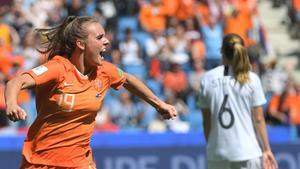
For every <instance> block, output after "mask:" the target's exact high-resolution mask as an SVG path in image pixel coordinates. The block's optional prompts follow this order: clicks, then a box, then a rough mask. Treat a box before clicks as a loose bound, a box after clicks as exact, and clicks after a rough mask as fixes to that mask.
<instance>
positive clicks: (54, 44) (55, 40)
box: [36, 16, 98, 60]
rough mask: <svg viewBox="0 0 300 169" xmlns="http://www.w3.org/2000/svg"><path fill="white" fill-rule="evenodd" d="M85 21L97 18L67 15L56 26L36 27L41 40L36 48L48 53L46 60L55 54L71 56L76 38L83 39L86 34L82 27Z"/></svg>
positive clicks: (92, 20)
mask: <svg viewBox="0 0 300 169" xmlns="http://www.w3.org/2000/svg"><path fill="white" fill-rule="evenodd" d="M86 22H98V20H97V19H95V18H93V17H89V16H82V17H76V16H68V17H67V18H65V20H64V21H63V22H62V23H61V24H60V25H58V26H56V27H53V28H42V29H36V31H37V33H38V34H39V35H40V37H41V39H42V42H41V46H40V47H39V48H38V49H37V50H38V51H39V52H40V53H42V54H47V55H48V60H50V59H52V58H53V57H54V56H56V55H60V56H66V57H68V58H70V57H71V55H72V52H73V50H74V49H75V44H76V40H77V39H83V40H85V38H86V37H87V36H88V33H87V32H86V30H85V29H84V24H85V23H86Z"/></svg>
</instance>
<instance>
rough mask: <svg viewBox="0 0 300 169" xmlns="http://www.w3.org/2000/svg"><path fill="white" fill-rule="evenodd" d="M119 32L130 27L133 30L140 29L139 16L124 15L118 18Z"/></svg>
mask: <svg viewBox="0 0 300 169" xmlns="http://www.w3.org/2000/svg"><path fill="white" fill-rule="evenodd" d="M117 28H118V32H119V33H123V32H124V30H125V29H126V28H130V29H131V30H132V32H136V31H138V29H139V24H138V20H137V17H135V16H124V17H120V18H118V27H117Z"/></svg>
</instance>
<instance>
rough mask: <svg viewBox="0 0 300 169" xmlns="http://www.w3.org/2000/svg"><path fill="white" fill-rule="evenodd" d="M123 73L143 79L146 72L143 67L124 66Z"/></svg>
mask: <svg viewBox="0 0 300 169" xmlns="http://www.w3.org/2000/svg"><path fill="white" fill-rule="evenodd" d="M123 69H124V71H125V72H127V73H130V74H132V75H135V76H137V77H138V78H139V79H145V78H146V76H147V70H146V68H145V66H144V65H124V67H123Z"/></svg>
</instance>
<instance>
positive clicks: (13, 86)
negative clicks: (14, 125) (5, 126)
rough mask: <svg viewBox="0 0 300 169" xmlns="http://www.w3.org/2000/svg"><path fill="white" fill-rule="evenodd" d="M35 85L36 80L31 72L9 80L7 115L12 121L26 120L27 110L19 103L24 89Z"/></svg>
mask: <svg viewBox="0 0 300 169" xmlns="http://www.w3.org/2000/svg"><path fill="white" fill-rule="evenodd" d="M33 86H35V80H34V79H33V78H32V77H31V76H30V75H29V74H21V75H19V76H16V77H15V78H13V79H11V80H10V81H8V82H7V84H6V88H5V92H4V94H5V103H6V115H7V117H8V118H9V119H10V120H11V121H18V120H25V119H26V117H27V114H26V112H25V111H24V110H23V109H22V108H21V107H20V106H19V105H18V104H17V98H18V95H19V93H20V91H21V90H22V89H27V88H30V87H33Z"/></svg>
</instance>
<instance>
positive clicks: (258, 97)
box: [252, 75, 267, 107]
mask: <svg viewBox="0 0 300 169" xmlns="http://www.w3.org/2000/svg"><path fill="white" fill-rule="evenodd" d="M253 79H254V83H253V84H254V85H253V86H254V88H253V95H252V106H253V107H255V106H261V105H263V104H265V103H266V102H267V101H266V98H265V94H264V91H263V89H262V85H261V82H260V80H259V78H258V77H257V76H256V75H254V78H253Z"/></svg>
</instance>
